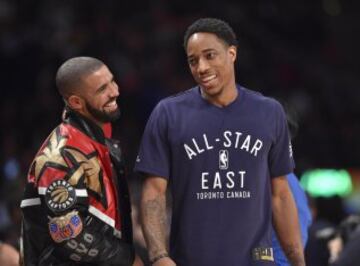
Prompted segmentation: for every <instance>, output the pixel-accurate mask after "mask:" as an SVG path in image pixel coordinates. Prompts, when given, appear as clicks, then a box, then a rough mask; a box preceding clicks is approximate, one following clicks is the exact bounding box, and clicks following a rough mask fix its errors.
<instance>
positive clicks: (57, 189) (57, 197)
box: [45, 180, 76, 212]
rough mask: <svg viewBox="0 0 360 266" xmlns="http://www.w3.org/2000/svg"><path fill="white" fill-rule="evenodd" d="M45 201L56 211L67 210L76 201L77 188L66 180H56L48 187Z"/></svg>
mask: <svg viewBox="0 0 360 266" xmlns="http://www.w3.org/2000/svg"><path fill="white" fill-rule="evenodd" d="M45 202H46V205H47V206H48V207H49V208H50V209H51V210H52V211H54V212H59V211H64V210H67V209H69V208H70V207H72V206H73V205H74V204H75V202H76V191H75V188H74V187H73V186H71V185H70V184H69V183H68V182H66V181H65V180H56V181H54V182H52V183H51V184H50V186H48V187H47V189H46V192H45Z"/></svg>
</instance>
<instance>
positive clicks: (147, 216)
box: [140, 176, 175, 266]
mask: <svg viewBox="0 0 360 266" xmlns="http://www.w3.org/2000/svg"><path fill="white" fill-rule="evenodd" d="M166 188H167V180H166V179H164V178H162V177H153V176H151V177H148V178H146V179H145V181H144V185H143V190H142V198H141V206H140V209H141V222H142V228H143V232H144V236H145V240H146V244H147V247H148V252H149V258H150V261H153V264H152V265H156V266H160V265H163V266H165V265H166V266H172V265H175V263H174V262H173V261H172V260H171V259H170V257H169V255H168V251H167V248H166V247H167V245H166V242H167V241H166V239H167V237H166V236H167V230H168V225H167V222H166V221H167V213H166Z"/></svg>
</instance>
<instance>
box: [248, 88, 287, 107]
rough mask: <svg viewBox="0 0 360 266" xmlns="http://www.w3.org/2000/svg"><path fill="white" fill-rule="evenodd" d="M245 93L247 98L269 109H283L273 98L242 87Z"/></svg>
mask: <svg viewBox="0 0 360 266" xmlns="http://www.w3.org/2000/svg"><path fill="white" fill-rule="evenodd" d="M241 89H242V90H243V92H244V95H245V97H246V98H247V99H248V100H250V101H254V102H257V103H259V104H261V105H262V106H266V107H268V108H281V104H280V102H279V101H277V100H276V99H275V98H273V97H269V96H265V95H263V94H262V93H260V92H258V91H254V90H250V89H247V88H244V87H241Z"/></svg>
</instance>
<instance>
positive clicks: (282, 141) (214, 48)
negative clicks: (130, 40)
mask: <svg viewBox="0 0 360 266" xmlns="http://www.w3.org/2000/svg"><path fill="white" fill-rule="evenodd" d="M184 47H185V51H186V54H187V59H188V63H189V67H190V70H191V73H192V75H193V77H194V79H195V81H196V83H197V84H198V86H196V87H194V88H192V89H189V90H187V91H185V92H183V93H181V94H178V95H176V96H173V97H169V98H166V99H164V100H162V101H160V103H159V104H158V105H157V106H156V108H155V109H154V110H153V112H152V114H151V116H150V118H149V121H148V123H147V125H146V129H145V132H144V135H143V139H142V144H141V147H140V151H139V156H138V158H137V160H136V165H135V170H136V171H137V172H141V173H144V174H145V175H146V177H147V178H146V179H145V181H144V187H143V192H142V201H141V214H142V223H143V229H144V234H145V239H146V241H147V246H148V249H149V256H150V260H151V261H152V265H155V266H160V265H181V266H220V265H221V266H235V265H236V266H240V265H241V266H247V265H275V263H274V257H273V250H272V247H271V232H272V231H271V226H272V222H271V221H272V220H273V222H274V226H275V229H276V231H277V233H278V235H279V239H280V242H281V244H282V246H283V248H284V250H285V253H286V254H287V257H288V258H289V260H290V262H291V263H292V264H293V265H305V264H304V256H303V251H302V245H301V238H300V233H299V224H298V219H297V212H296V207H295V204H294V200H293V198H292V194H291V191H290V190H289V187H288V183H287V179H286V174H288V173H290V172H292V171H293V160H292V152H291V145H290V141H289V136H288V130H287V124H286V118H285V115H284V112H283V109H282V107H281V105H280V104H279V103H278V102H276V101H275V100H273V99H270V98H267V97H264V96H262V95H261V94H259V93H257V92H253V91H251V90H248V89H245V88H243V87H241V86H239V85H237V84H236V83H235V72H234V62H235V60H236V54H237V40H236V36H235V34H234V32H233V30H232V29H231V27H230V26H229V25H228V24H227V23H225V22H223V21H221V20H218V19H213V18H206V19H199V20H197V21H196V22H194V23H193V24H192V25H191V26H190V27H189V28H188V29H187V31H186V33H185V37H184ZM168 187H169V189H170V191H171V194H172V199H173V200H172V206H171V207H172V222H171V232H170V248H169V250H168V248H167V244H166V219H167V217H166V215H167V213H166V196H165V195H166V190H167V188H168Z"/></svg>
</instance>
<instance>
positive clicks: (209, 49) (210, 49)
mask: <svg viewBox="0 0 360 266" xmlns="http://www.w3.org/2000/svg"><path fill="white" fill-rule="evenodd" d="M211 51H216V49H214V48H207V49H205V50H202V51H201V53H206V52H211ZM193 57H195V55H192V54H191V55H189V56H188V57H187V58H188V59H191V58H193Z"/></svg>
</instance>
